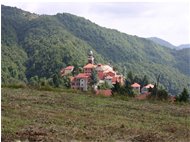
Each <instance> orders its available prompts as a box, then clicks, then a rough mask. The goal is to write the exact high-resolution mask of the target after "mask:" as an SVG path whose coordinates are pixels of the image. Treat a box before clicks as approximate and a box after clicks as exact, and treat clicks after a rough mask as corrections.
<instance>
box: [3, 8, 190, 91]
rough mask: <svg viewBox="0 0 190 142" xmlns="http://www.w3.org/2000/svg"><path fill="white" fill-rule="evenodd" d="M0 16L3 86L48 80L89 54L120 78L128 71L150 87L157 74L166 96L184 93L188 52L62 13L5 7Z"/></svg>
mask: <svg viewBox="0 0 190 142" xmlns="http://www.w3.org/2000/svg"><path fill="white" fill-rule="evenodd" d="M1 13H2V16H1V18H2V27H1V29H2V40H1V43H2V57H3V58H4V59H3V60H2V82H3V83H13V82H15V83H17V82H18V81H22V82H23V81H24V82H26V83H27V81H28V80H29V79H30V78H31V77H33V76H38V77H46V78H51V77H52V76H53V75H54V74H58V72H59V70H60V69H61V68H62V67H65V66H67V65H75V66H83V65H84V64H85V63H86V61H87V59H86V58H87V53H88V52H89V50H92V51H93V52H94V55H95V59H96V62H97V63H98V62H101V63H108V62H109V63H111V64H112V65H113V66H115V67H116V68H117V69H118V70H119V72H121V73H122V74H124V75H125V76H126V75H127V73H128V72H129V71H132V72H133V73H134V74H137V75H138V76H144V75H147V76H148V79H149V80H150V81H151V83H154V82H155V80H156V76H157V75H158V74H161V80H160V81H161V84H162V85H164V86H165V87H166V89H167V90H168V91H169V92H170V93H172V94H177V93H178V92H181V91H182V89H183V88H184V87H189V88H188V89H189V90H190V84H188V83H189V80H190V72H189V69H190V60H189V59H190V57H189V54H188V53H189V51H190V50H188V49H187V50H186V52H185V53H183V51H181V50H179V51H176V50H173V49H168V48H165V47H162V46H160V45H158V44H155V43H154V42H152V41H150V40H147V39H145V38H140V37H137V36H131V35H127V34H124V33H121V32H119V31H116V30H112V29H107V28H103V27H100V26H98V25H96V24H94V23H92V22H91V21H89V20H86V19H84V18H82V17H77V16H75V15H71V14H66V13H63V14H57V15H53V16H49V15H37V14H32V13H29V12H26V11H22V10H20V9H17V8H11V7H7V6H1ZM14 47H15V48H14ZM13 48H14V49H13ZM12 49H13V50H12ZM13 52H17V53H14V54H12V53H13ZM184 54H185V56H184ZM18 55H20V56H19V57H18V58H17V56H18ZM15 57H16V60H15V59H14V58H15ZM14 72H16V75H15V73H14ZM13 80H14V81H13Z"/></svg>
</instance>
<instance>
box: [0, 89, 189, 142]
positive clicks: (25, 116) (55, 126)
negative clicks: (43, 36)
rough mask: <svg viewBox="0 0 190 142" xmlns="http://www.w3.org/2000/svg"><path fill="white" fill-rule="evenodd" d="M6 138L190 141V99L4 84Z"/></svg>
mask: <svg viewBox="0 0 190 142" xmlns="http://www.w3.org/2000/svg"><path fill="white" fill-rule="evenodd" d="M1 93H2V94H1V105H2V106H1V109H2V117H1V122H2V141H3V142H10V141H17V140H20V141H25V142H27V141H44V142H48V141H55V142H59V141H109V142H112V141H118V142H123V141H124V142H125V141H126V142H162V141H165V142H190V104H171V103H166V102H159V101H158V102H149V101H138V100H135V99H124V98H118V97H100V96H93V95H90V94H82V93H72V91H71V92H64V91H63V92H62V91H39V90H32V89H27V88H25V89H23V88H18V89H11V88H2V90H1Z"/></svg>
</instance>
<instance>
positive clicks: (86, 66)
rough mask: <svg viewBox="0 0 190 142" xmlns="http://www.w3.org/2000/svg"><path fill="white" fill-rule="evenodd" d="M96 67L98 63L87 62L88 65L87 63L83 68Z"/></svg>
mask: <svg viewBox="0 0 190 142" xmlns="http://www.w3.org/2000/svg"><path fill="white" fill-rule="evenodd" d="M95 67H96V65H94V64H90V63H89V64H87V65H85V66H84V67H83V68H84V69H92V68H95Z"/></svg>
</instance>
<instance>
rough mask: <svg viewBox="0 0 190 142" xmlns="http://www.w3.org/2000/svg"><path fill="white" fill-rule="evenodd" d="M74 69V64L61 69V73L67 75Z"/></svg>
mask: <svg viewBox="0 0 190 142" xmlns="http://www.w3.org/2000/svg"><path fill="white" fill-rule="evenodd" d="M73 70H74V66H68V67H66V68H63V69H61V71H60V74H61V76H65V75H68V74H70V73H72V71H73Z"/></svg>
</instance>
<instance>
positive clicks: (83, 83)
mask: <svg viewBox="0 0 190 142" xmlns="http://www.w3.org/2000/svg"><path fill="white" fill-rule="evenodd" d="M89 78H90V76H89V75H88V74H86V73H80V74H78V75H77V76H75V77H73V78H72V80H71V88H73V89H80V90H82V91H87V90H88V84H89Z"/></svg>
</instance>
